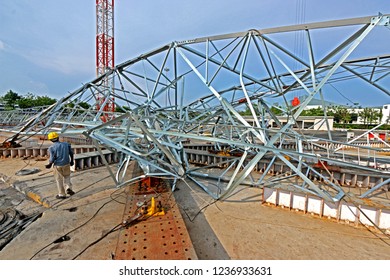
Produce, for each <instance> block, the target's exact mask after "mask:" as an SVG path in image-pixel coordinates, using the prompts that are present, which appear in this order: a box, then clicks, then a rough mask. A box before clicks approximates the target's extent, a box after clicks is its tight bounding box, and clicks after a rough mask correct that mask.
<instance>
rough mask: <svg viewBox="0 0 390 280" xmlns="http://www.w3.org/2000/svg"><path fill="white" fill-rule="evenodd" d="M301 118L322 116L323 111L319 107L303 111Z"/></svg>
mask: <svg viewBox="0 0 390 280" xmlns="http://www.w3.org/2000/svg"><path fill="white" fill-rule="evenodd" d="M301 116H324V109H322V108H321V107H317V108H311V109H308V110H303V111H302V113H301Z"/></svg>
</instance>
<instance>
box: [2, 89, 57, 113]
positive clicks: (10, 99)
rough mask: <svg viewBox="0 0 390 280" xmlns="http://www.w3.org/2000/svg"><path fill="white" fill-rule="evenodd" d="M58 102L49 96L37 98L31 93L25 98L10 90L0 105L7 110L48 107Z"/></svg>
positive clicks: (3, 96)
mask: <svg viewBox="0 0 390 280" xmlns="http://www.w3.org/2000/svg"><path fill="white" fill-rule="evenodd" d="M56 102H57V99H54V98H50V97H48V96H37V95H35V94H33V93H30V92H29V93H27V94H26V95H24V96H23V95H20V94H19V93H17V92H14V91H13V90H9V91H8V92H7V93H6V94H4V95H2V96H0V103H1V104H3V106H4V109H5V110H14V109H16V108H20V109H27V108H32V107H39V106H48V105H52V104H54V103H56Z"/></svg>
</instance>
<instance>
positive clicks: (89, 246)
mask: <svg viewBox="0 0 390 280" xmlns="http://www.w3.org/2000/svg"><path fill="white" fill-rule="evenodd" d="M121 228H122V223H120V224H117V225H116V226H114V227H113V228H112V229H111V230H110V231H108V232H107V233H105V234H104V235H103V236H101V237H100V238H98V239H96V240H95V241H94V242H92V243H90V244H89V245H88V246H87V247H85V248H84V249H83V250H82V251H81V252H79V253H78V254H77V255H76V256H74V257H73V258H72V260H75V259H77V258H78V257H79V256H81V255H82V254H83V253H84V252H85V251H86V250H88V249H89V248H91V247H92V246H93V245H95V244H97V243H99V242H100V241H102V240H103V239H104V238H106V237H107V236H108V235H109V234H111V233H113V232H115V231H117V230H119V229H121Z"/></svg>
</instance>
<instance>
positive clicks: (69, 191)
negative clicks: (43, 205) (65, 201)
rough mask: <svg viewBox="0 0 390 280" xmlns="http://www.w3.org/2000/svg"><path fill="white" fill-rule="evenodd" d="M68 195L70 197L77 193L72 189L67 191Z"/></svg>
mask: <svg viewBox="0 0 390 280" xmlns="http://www.w3.org/2000/svg"><path fill="white" fill-rule="evenodd" d="M66 193H67V194H69V195H74V194H75V192H74V191H73V190H72V189H67V190H66Z"/></svg>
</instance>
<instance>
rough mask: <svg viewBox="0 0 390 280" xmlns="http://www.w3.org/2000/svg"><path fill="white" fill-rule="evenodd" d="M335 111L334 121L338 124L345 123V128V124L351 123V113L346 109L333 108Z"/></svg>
mask: <svg viewBox="0 0 390 280" xmlns="http://www.w3.org/2000/svg"><path fill="white" fill-rule="evenodd" d="M331 110H332V111H333V116H334V120H335V122H336V123H343V124H344V125H343V127H344V128H345V124H347V123H349V122H350V121H351V113H350V112H349V111H348V109H347V108H345V107H340V106H337V107H333V108H332V109H331Z"/></svg>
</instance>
